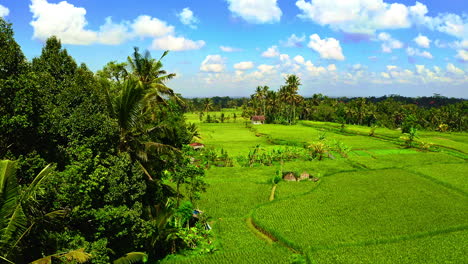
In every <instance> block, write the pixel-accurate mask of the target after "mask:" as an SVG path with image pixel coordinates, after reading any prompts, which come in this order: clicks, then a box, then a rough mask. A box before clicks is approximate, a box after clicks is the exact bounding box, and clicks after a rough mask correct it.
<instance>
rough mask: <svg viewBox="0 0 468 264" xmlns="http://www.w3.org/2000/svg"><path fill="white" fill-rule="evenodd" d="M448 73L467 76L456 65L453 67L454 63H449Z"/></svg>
mask: <svg viewBox="0 0 468 264" xmlns="http://www.w3.org/2000/svg"><path fill="white" fill-rule="evenodd" d="M447 72H449V73H451V74H455V75H463V74H465V72H464V71H463V70H462V69H460V68H457V67H456V66H455V65H453V64H452V63H448V64H447Z"/></svg>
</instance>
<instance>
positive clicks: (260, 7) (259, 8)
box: [227, 0, 282, 24]
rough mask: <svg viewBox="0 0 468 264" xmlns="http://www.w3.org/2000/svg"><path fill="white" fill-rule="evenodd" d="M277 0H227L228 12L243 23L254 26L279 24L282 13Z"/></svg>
mask: <svg viewBox="0 0 468 264" xmlns="http://www.w3.org/2000/svg"><path fill="white" fill-rule="evenodd" d="M276 1H277V0H255V1H252V0H227V2H228V3H229V10H230V11H231V12H232V13H233V14H234V15H236V16H239V17H242V18H243V19H244V20H245V21H247V22H250V23H256V24H264V23H274V22H279V21H280V18H281V15H282V12H281V9H280V8H279V7H278V5H277V3H276Z"/></svg>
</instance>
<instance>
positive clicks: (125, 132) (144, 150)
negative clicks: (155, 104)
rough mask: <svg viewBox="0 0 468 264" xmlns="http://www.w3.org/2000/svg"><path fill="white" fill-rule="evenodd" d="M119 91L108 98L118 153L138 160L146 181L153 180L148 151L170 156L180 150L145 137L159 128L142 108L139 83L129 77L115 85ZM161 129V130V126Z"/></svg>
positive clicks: (142, 97) (143, 95)
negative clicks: (148, 167) (115, 126)
mask: <svg viewBox="0 0 468 264" xmlns="http://www.w3.org/2000/svg"><path fill="white" fill-rule="evenodd" d="M118 90H119V92H120V93H119V94H117V95H116V97H115V98H110V95H109V94H108V100H107V101H108V102H109V103H110V104H111V105H110V106H109V109H110V110H111V117H113V118H115V119H117V124H118V126H119V130H120V142H119V146H118V150H119V152H127V153H129V154H130V156H131V158H132V159H133V160H136V161H138V162H139V164H140V166H141V168H142V170H143V172H144V173H145V174H146V176H147V177H148V179H149V180H153V177H152V176H151V174H150V172H149V171H148V170H147V166H145V163H148V161H149V158H148V155H151V154H150V152H152V151H156V152H158V153H159V154H161V153H164V154H169V155H173V154H176V153H178V152H179V150H177V149H176V148H174V147H172V146H169V145H166V144H162V143H158V142H154V141H151V140H148V139H150V138H151V134H152V133H154V132H155V131H161V129H159V128H158V127H152V126H148V125H145V124H148V122H145V121H148V115H147V114H146V113H145V112H143V111H142V109H143V108H144V105H145V101H146V100H147V97H146V96H145V91H144V90H143V88H142V87H141V85H140V84H139V83H138V82H137V81H136V80H133V79H128V80H126V81H124V82H123V83H122V84H119V85H118ZM162 130H163V129H162Z"/></svg>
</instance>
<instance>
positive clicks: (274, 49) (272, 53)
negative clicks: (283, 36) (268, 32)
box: [262, 46, 280, 58]
mask: <svg viewBox="0 0 468 264" xmlns="http://www.w3.org/2000/svg"><path fill="white" fill-rule="evenodd" d="M279 55H280V53H279V50H278V46H271V47H270V48H268V49H267V50H266V51H264V52H263V53H262V57H266V58H273V57H278V56H279Z"/></svg>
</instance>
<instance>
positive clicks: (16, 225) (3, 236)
mask: <svg viewBox="0 0 468 264" xmlns="http://www.w3.org/2000/svg"><path fill="white" fill-rule="evenodd" d="M52 170H53V168H52V167H51V166H50V165H48V166H47V167H45V168H44V169H43V170H42V171H41V172H40V173H39V174H38V175H37V176H36V177H35V178H34V180H33V181H32V182H31V184H29V186H26V187H24V188H21V190H20V186H19V184H18V181H17V178H16V175H15V172H16V164H15V162H13V161H10V160H1V161H0V259H1V260H3V261H6V262H9V263H14V262H13V261H11V260H10V258H14V250H15V249H16V248H17V246H18V244H19V243H20V242H21V240H22V239H23V238H24V237H25V236H26V235H27V234H28V233H29V231H30V230H31V229H32V228H33V227H34V225H35V224H36V221H37V219H36V220H35V219H33V217H31V216H28V215H27V213H26V212H29V211H33V210H32V209H31V208H29V207H34V204H35V203H34V202H35V201H36V195H37V193H38V192H39V191H40V189H41V187H42V186H43V185H44V184H45V182H46V180H47V177H48V175H49V174H50V172H51V171H52ZM63 213H64V212H63V211H55V212H52V213H48V214H45V215H44V216H43V217H42V218H52V217H55V216H58V215H60V214H63Z"/></svg>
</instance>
